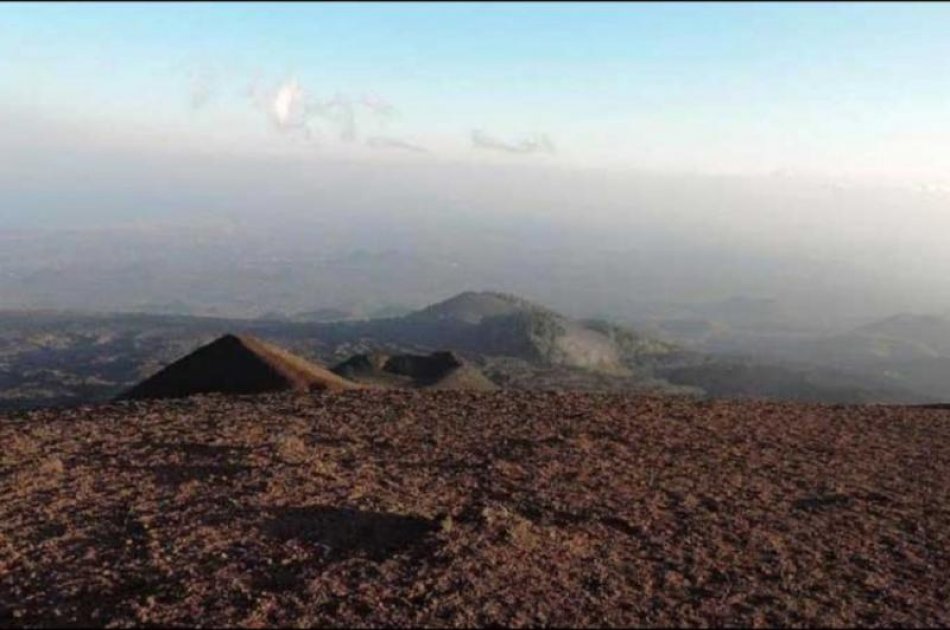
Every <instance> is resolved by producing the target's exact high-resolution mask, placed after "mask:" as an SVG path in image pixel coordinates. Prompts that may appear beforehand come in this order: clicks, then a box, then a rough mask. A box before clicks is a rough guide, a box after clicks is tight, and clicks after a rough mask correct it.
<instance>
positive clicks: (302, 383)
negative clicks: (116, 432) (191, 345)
mask: <svg viewBox="0 0 950 630" xmlns="http://www.w3.org/2000/svg"><path fill="white" fill-rule="evenodd" d="M359 387H361V385H358V384H357V383H353V382H350V381H348V380H346V379H344V378H342V377H340V376H337V375H336V374H334V373H333V372H331V371H329V370H328V369H326V368H324V367H321V366H319V365H316V364H314V363H311V362H310V361H307V360H306V359H303V358H301V357H299V356H297V355H295V354H292V353H290V352H288V351H286V350H284V349H282V348H279V347H277V346H275V345H272V344H269V343H267V342H265V341H262V340H261V339H258V338H256V337H252V336H249V335H230V334H229V335H225V336H223V337H221V338H219V339H217V340H215V341H213V342H211V343H209V344H208V345H206V346H202V347H201V348H198V349H197V350H195V351H194V352H192V353H191V354H189V355H187V356H185V357H183V358H181V359H179V360H178V361H175V362H174V363H172V364H171V365H169V366H167V367H165V368H164V369H162V370H161V371H159V372H158V373H157V374H155V375H154V376H152V377H150V378H148V379H146V380H144V381H142V382H141V383H139V384H138V385H136V386H135V387H133V388H132V389H130V390H128V391H127V392H125V393H124V394H122V395H121V396H119V398H120V399H128V400H135V399H152V398H182V397H185V396H191V395H193V394H204V393H211V392H217V393H227V394H258V393H262V392H276V391H284V390H296V391H311V390H343V389H354V388H359Z"/></svg>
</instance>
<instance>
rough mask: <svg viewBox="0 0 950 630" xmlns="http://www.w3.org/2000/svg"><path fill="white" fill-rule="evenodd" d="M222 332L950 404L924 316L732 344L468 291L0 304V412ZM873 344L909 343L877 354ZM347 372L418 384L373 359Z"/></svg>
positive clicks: (649, 385)
mask: <svg viewBox="0 0 950 630" xmlns="http://www.w3.org/2000/svg"><path fill="white" fill-rule="evenodd" d="M762 306H763V307H765V306H767V305H762ZM278 307H279V306H278ZM324 314H330V315H333V313H324ZM683 323H684V329H685V331H686V332H690V333H692V334H693V335H694V336H696V337H700V336H702V335H705V334H707V333H712V334H713V335H714V336H715V334H716V331H715V328H713V329H710V328H708V327H705V326H704V325H703V324H702V323H701V322H699V323H696V322H686V321H685V320H684V322H683ZM686 324H688V325H686ZM224 330H232V331H235V332H236V333H239V334H241V335H253V336H256V337H263V338H267V339H269V340H272V341H274V342H275V343H279V344H281V346H283V347H285V348H287V349H288V350H290V351H292V352H294V353H296V354H298V355H299V356H300V357H305V358H306V360H308V361H316V362H318V363H322V364H324V365H340V364H341V363H345V362H346V361H347V360H348V359H351V358H353V357H354V356H359V355H365V357H364V358H365V359H366V360H369V357H370V356H372V355H384V356H385V357H387V358H390V357H399V356H403V355H412V356H430V355H432V353H434V352H439V351H444V350H451V351H452V352H453V353H454V355H453V356H455V357H456V358H457V359H458V360H459V361H462V362H464V363H465V364H467V365H469V366H471V367H472V368H473V369H477V370H478V371H479V372H480V373H481V375H482V376H484V377H485V378H487V379H488V380H490V381H491V382H493V383H495V384H497V385H499V386H501V387H503V388H517V389H532V388H533V389H572V390H589V391H594V390H596V391H604V390H613V391H627V392H629V391H655V392H656V391H659V392H666V393H686V394H691V395H702V394H704V393H705V394H706V395H709V396H716V397H737V396H738V397H757V398H772V399H785V400H809V401H818V402H920V403H927V402H939V401H947V400H950V395H947V392H950V387H947V384H948V383H950V358H948V359H944V358H942V357H940V356H933V355H934V351H933V350H932V348H935V347H936V348H939V347H940V346H939V341H940V339H941V337H940V332H939V331H940V327H939V322H935V321H934V320H933V319H924V320H922V321H918V320H915V319H908V318H906V317H901V318H892V319H891V320H885V321H884V322H882V323H881V325H880V326H877V327H874V326H870V327H863V328H862V329H858V330H855V331H852V332H851V333H848V334H846V335H837V336H835V337H832V336H825V337H821V336H815V335H808V334H806V333H802V332H796V331H792V332H788V331H786V332H779V333H772V332H769V331H764V330H761V329H760V330H758V331H752V332H750V333H749V334H748V336H747V337H746V338H745V339H744V341H743V344H742V347H741V348H740V347H738V345H737V346H735V347H728V346H726V347H724V348H723V349H720V350H710V349H709V348H708V347H707V348H705V349H702V350H700V349H695V348H694V349H693V350H689V349H687V348H684V347H683V346H679V345H674V344H673V343H671V342H669V341H666V340H664V339H661V338H658V337H657V336H656V335H655V334H653V333H652V332H651V333H645V332H643V329H641V328H639V327H638V328H635V329H634V328H628V327H625V326H620V325H617V324H615V323H612V322H609V321H604V320H577V319H572V318H569V317H566V316H564V315H562V314H560V313H557V312H556V311H553V310H551V309H549V308H546V307H544V306H541V305H539V304H536V303H533V302H531V301H529V300H525V299H523V298H520V297H517V296H513V295H509V294H505V293H499V292H494V291H466V292H464V293H460V294H457V295H454V296H452V297H450V298H449V299H447V300H444V301H442V302H438V303H436V304H432V305H430V306H427V307H425V308H422V309H419V310H416V311H412V312H410V313H408V314H405V315H401V316H392V317H385V318H377V319H366V318H359V319H347V320H344V321H333V322H316V321H294V320H289V321H288V320H283V321H281V320H276V319H270V320H261V319H258V320H233V319H220V318H206V317H194V316H172V315H147V314H121V315H82V314H76V313H50V312H46V313H43V312H35V311H34V312H19V313H9V312H8V313H0V408H3V407H6V408H18V409H19V408H30V407H36V406H48V405H51V404H56V405H59V404H69V405H74V404H78V403H84V402H91V401H99V400H106V399H108V398H111V397H114V396H115V395H117V394H119V393H120V392H122V391H125V390H128V389H129V388H130V387H132V386H133V385H135V383H136V382H138V381H140V380H141V379H143V378H146V377H149V376H151V375H153V374H156V372H158V371H159V370H161V369H162V368H163V367H164V366H168V365H169V364H171V363H173V362H174V361H175V360H176V359H178V357H181V356H182V355H183V354H184V353H187V352H189V351H191V350H192V349H194V348H195V347H198V346H199V345H202V344H206V343H209V342H211V341H213V340H214V339H215V338H217V337H218V336H219V335H220V334H221V332H222V331H224ZM898 335H902V336H898ZM928 335H929V336H928ZM885 342H886V344H890V345H889V346H888V345H886V344H885ZM882 344H885V345H883V347H884V348H892V349H893V348H898V349H901V348H906V349H908V350H900V351H899V352H893V351H890V353H888V352H883V353H881V352H879V350H880V348H881V347H882ZM742 349H745V350H746V351H741V350H742ZM749 350H752V351H754V352H750V351H749ZM316 367H319V366H316ZM320 369H322V368H320ZM324 373H325V374H326V373H329V374H330V375H331V376H333V377H334V378H339V376H338V375H334V374H333V373H332V372H329V370H324ZM325 374H324V376H325ZM459 374H472V372H471V371H462V372H459ZM354 378H355V379H356V380H360V379H361V378H362V379H364V382H367V381H366V379H369V380H372V379H376V380H388V381H389V382H390V383H391V384H393V385H394V386H400V387H402V386H409V387H418V386H428V385H425V384H421V382H419V381H417V380H416V377H414V376H412V375H411V374H402V375H399V374H394V373H391V372H390V371H389V370H384V369H381V367H380V368H379V369H376V371H375V372H372V371H371V372H368V373H364V374H362V375H360V377H359V378H357V377H356V376H354ZM462 384H463V385H465V386H468V385H470V384H471V383H470V382H469V383H462Z"/></svg>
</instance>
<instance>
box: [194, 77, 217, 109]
mask: <svg viewBox="0 0 950 630" xmlns="http://www.w3.org/2000/svg"><path fill="white" fill-rule="evenodd" d="M213 84H214V77H213V76H212V75H211V74H210V73H208V72H201V73H197V74H194V75H192V77H191V82H190V86H189V95H188V102H189V104H190V105H191V108H192V109H201V108H202V107H204V106H205V105H207V104H208V101H210V100H211V97H212V91H213Z"/></svg>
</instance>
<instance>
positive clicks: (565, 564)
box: [0, 390, 950, 626]
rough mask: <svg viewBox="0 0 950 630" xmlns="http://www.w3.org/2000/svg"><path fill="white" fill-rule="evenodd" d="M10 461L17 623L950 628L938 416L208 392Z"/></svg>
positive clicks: (129, 412) (28, 445)
mask: <svg viewBox="0 0 950 630" xmlns="http://www.w3.org/2000/svg"><path fill="white" fill-rule="evenodd" d="M0 444H2V445H3V447H2V449H0V626H36V625H68V624H83V625H85V624H94V625H119V626H123V625H137V624H162V625H165V624H179V625H195V624H198V625H202V626H211V625H213V626H224V625H239V626H272V625H280V626H288V625H332V626H349V625H355V626H380V625H423V626H460V625H462V626H471V625H488V624H503V625H516V626H524V625H559V626H563V625H571V626H603V625H610V626H620V625H625V626H626V625H651V626H652V625H688V626H699V625H701V626H708V625H717V624H726V625H769V626H774V625H796V626H805V625H809V626H810V625H834V626H853V625H860V626H885V625H904V626H938V625H939V626H948V625H950V605H948V604H947V601H948V600H950V586H948V584H950V470H948V464H950V410H946V409H911V408H907V407H883V406H880V407H871V406H868V407H857V406H854V407H847V406H823V405H809V404H790V403H789V404H783V403H764V402H761V403H760V402H742V403H739V402H696V401H690V400H687V399H684V398H674V397H667V398H660V397H649V396H638V397H632V396H622V395H615V394H590V393H586V394H581V393H545V392H512V391H507V392H425V391H410V390H403V391H347V392H339V393H316V394H312V395H300V394H293V393H286V394H273V395H262V396H257V397H253V396H246V397H233V398H227V397H221V396H199V397H193V398H190V399H185V400H178V401H154V402H124V403H116V404H112V405H106V406H99V407H82V408H76V409H65V410H45V411H42V410H41V411H31V412H20V413H16V414H8V415H6V416H2V417H0Z"/></svg>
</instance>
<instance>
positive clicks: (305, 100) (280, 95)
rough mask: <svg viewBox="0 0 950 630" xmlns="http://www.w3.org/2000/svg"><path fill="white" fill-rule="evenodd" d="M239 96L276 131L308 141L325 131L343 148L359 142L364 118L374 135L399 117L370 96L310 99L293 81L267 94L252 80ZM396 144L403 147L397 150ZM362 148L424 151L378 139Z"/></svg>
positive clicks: (378, 137)
mask: <svg viewBox="0 0 950 630" xmlns="http://www.w3.org/2000/svg"><path fill="white" fill-rule="evenodd" d="M243 96H244V97H246V98H247V99H249V100H250V101H251V104H252V106H253V107H254V108H256V109H258V110H260V111H262V112H264V113H266V114H267V115H268V117H269V118H270V119H271V121H272V122H273V123H274V125H275V126H276V127H277V128H278V129H279V130H282V131H290V130H296V131H300V132H303V133H304V134H305V135H306V136H307V137H308V138H309V137H311V135H312V133H313V132H314V130H315V127H317V126H319V127H322V128H324V130H326V128H327V127H329V128H330V130H332V132H333V133H335V134H336V135H337V137H338V138H339V140H340V141H341V142H344V143H347V144H351V143H354V142H357V141H358V140H359V138H360V136H361V131H363V129H362V128H361V127H362V126H363V125H362V123H365V122H366V118H365V116H364V115H365V114H369V115H370V117H371V119H372V120H375V122H376V123H377V127H379V129H377V131H382V129H381V127H383V126H385V124H386V123H387V122H389V121H390V120H392V119H393V118H396V117H398V115H399V113H398V110H397V109H396V108H395V107H394V106H393V105H392V104H391V103H389V102H388V101H387V100H385V99H384V98H382V97H380V96H378V95H376V94H372V93H370V94H364V95H363V96H361V97H360V98H358V99H354V98H353V97H351V96H349V95H347V94H345V93H341V92H337V93H336V94H335V95H334V96H333V97H331V98H313V97H310V96H308V95H307V93H306V91H305V90H304V88H303V86H302V85H301V84H300V82H299V81H298V80H297V79H296V78H291V79H288V80H286V81H284V82H283V83H282V84H280V85H279V86H278V87H277V88H275V89H270V90H268V89H265V88H262V87H261V84H260V81H259V80H256V79H255V80H254V81H252V82H251V83H249V84H248V85H247V87H246V89H245V90H244V92H243ZM400 143H401V144H402V145H404V146H397V145H400ZM366 144H367V145H368V146H375V147H377V148H382V147H386V148H403V149H406V150H420V149H421V150H423V151H424V150H425V149H422V148H421V147H415V146H414V145H411V144H410V143H407V142H403V141H399V140H396V139H393V138H384V137H382V136H375V137H373V138H370V139H368V140H367V142H366Z"/></svg>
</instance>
